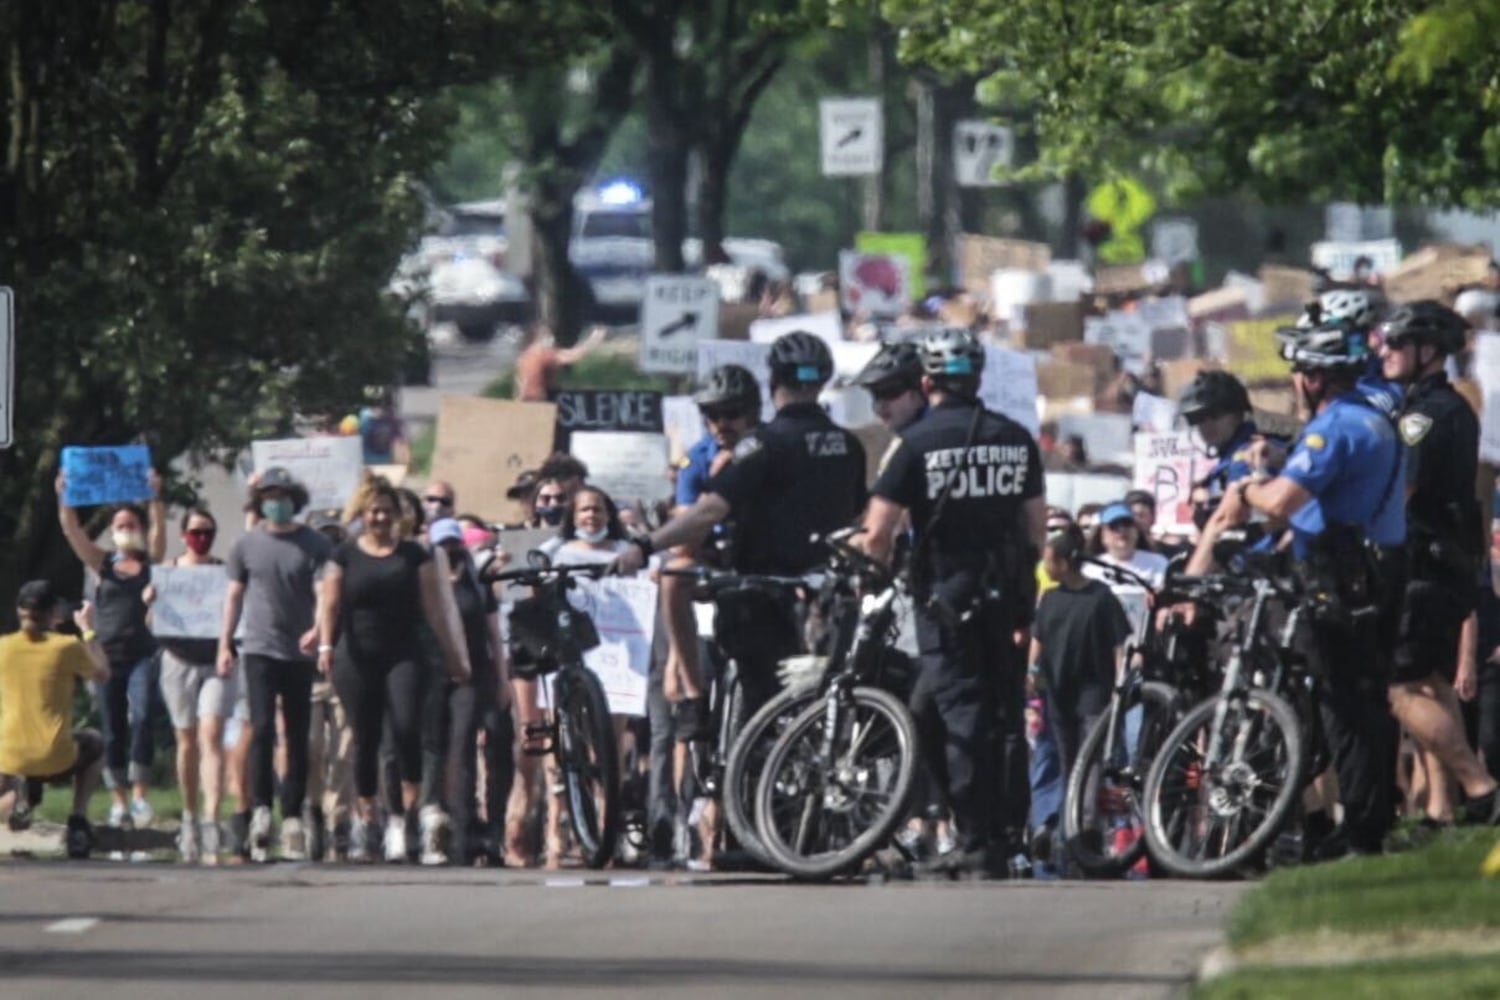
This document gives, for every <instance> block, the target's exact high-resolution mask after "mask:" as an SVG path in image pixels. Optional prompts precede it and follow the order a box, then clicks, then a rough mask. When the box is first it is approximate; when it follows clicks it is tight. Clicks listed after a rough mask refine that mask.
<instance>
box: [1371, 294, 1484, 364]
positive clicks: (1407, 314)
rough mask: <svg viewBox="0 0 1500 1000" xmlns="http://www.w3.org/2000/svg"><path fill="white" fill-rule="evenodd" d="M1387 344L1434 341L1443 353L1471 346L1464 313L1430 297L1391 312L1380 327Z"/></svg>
mask: <svg viewBox="0 0 1500 1000" xmlns="http://www.w3.org/2000/svg"><path fill="white" fill-rule="evenodd" d="M1380 334H1381V337H1382V338H1383V339H1384V342H1385V343H1386V344H1389V345H1390V346H1391V347H1393V348H1401V347H1404V346H1405V345H1406V344H1409V343H1411V344H1417V345H1418V346H1420V345H1422V344H1431V345H1432V346H1433V347H1436V348H1437V349H1438V350H1439V351H1440V352H1442V353H1443V354H1457V353H1458V352H1460V351H1462V350H1463V349H1464V348H1465V347H1466V346H1467V345H1468V339H1469V324H1468V323H1467V322H1466V321H1465V320H1464V318H1463V317H1462V316H1460V315H1459V314H1458V313H1456V312H1454V311H1453V310H1452V309H1449V308H1448V307H1447V306H1445V305H1443V304H1442V303H1441V302H1434V301H1432V300H1431V299H1423V300H1422V301H1420V302H1412V303H1408V304H1407V305H1404V306H1402V307H1401V308H1399V309H1397V310H1396V311H1395V312H1394V313H1392V314H1391V317H1390V319H1388V320H1386V321H1385V322H1384V323H1382V324H1381V326H1380Z"/></svg>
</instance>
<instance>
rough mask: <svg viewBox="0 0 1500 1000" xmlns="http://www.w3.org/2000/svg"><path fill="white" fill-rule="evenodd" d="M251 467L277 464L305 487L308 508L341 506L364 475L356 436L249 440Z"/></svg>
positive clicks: (361, 448) (362, 454) (262, 468)
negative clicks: (253, 464)
mask: <svg viewBox="0 0 1500 1000" xmlns="http://www.w3.org/2000/svg"><path fill="white" fill-rule="evenodd" d="M250 456H251V458H252V459H253V460H254V462H255V470H256V471H257V472H264V471H266V470H267V469H271V468H276V467H278V466H279V467H280V468H283V469H285V470H286V471H288V472H290V473H291V474H292V478H293V479H295V480H297V482H299V483H301V484H302V485H303V486H304V487H306V488H307V497H308V502H307V505H308V508H309V509H311V510H332V509H334V508H342V507H343V506H344V505H345V504H347V503H348V502H349V498H350V497H352V496H354V491H355V490H357V489H359V483H360V480H361V479H362V478H363V476H364V470H365V465H364V462H365V451H364V445H363V443H362V442H361V441H360V439H359V438H357V437H312V438H284V439H282V440H279V441H252V442H251V443H250Z"/></svg>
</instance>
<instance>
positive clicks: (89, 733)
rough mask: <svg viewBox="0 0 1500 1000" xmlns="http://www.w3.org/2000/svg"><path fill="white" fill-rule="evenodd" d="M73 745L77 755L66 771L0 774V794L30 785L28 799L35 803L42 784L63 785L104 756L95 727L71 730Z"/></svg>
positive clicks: (100, 740) (39, 794)
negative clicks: (35, 775)
mask: <svg viewBox="0 0 1500 1000" xmlns="http://www.w3.org/2000/svg"><path fill="white" fill-rule="evenodd" d="M73 745H74V746H75V747H77V748H78V753H77V756H76V757H75V758H74V759H73V766H72V767H70V768H68V769H67V770H66V771H59V772H58V773H57V774H49V775H46V776H45V777H32V776H27V775H16V774H0V795H4V794H5V793H6V792H8V791H10V790H11V789H15V790H16V791H17V792H18V793H19V792H20V791H21V789H22V788H25V787H26V786H28V785H29V786H30V787H31V790H32V791H31V794H30V796H29V798H30V800H31V801H32V802H33V803H35V802H37V801H39V800H40V798H41V793H40V789H41V786H43V785H63V784H67V783H68V782H70V781H72V780H73V778H74V776H75V775H78V774H80V773H82V772H83V771H87V770H88V769H89V768H91V767H93V766H94V765H95V764H97V763H98V762H99V761H100V760H101V759H103V757H104V737H103V736H101V735H99V732H98V730H95V729H75V730H74V731H73Z"/></svg>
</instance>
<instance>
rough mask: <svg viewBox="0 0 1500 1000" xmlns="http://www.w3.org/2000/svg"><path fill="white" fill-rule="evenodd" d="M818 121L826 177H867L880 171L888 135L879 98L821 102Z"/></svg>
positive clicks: (848, 98) (854, 98) (839, 99)
mask: <svg viewBox="0 0 1500 1000" xmlns="http://www.w3.org/2000/svg"><path fill="white" fill-rule="evenodd" d="M818 124H819V136H820V138H821V140H822V148H823V174H824V176H827V177H864V176H868V175H870V174H878V173H880V167H881V163H882V160H883V159H884V155H885V135H884V127H883V123H882V120H881V116H880V100H879V98H875V97H845V98H828V99H825V100H822V101H819V102H818Z"/></svg>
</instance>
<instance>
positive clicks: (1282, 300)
mask: <svg viewBox="0 0 1500 1000" xmlns="http://www.w3.org/2000/svg"><path fill="white" fill-rule="evenodd" d="M1317 280H1318V278H1317V275H1315V274H1313V273H1312V272H1311V271H1303V270H1301V269H1300V268H1295V267H1276V266H1274V265H1270V264H1268V265H1266V266H1265V267H1262V268H1261V269H1260V281H1261V285H1262V286H1264V288H1265V304H1266V305H1267V306H1300V305H1304V304H1306V303H1308V302H1311V301H1312V300H1313V299H1314V298H1316V294H1315V293H1314V292H1313V289H1314V288H1315V287H1317Z"/></svg>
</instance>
